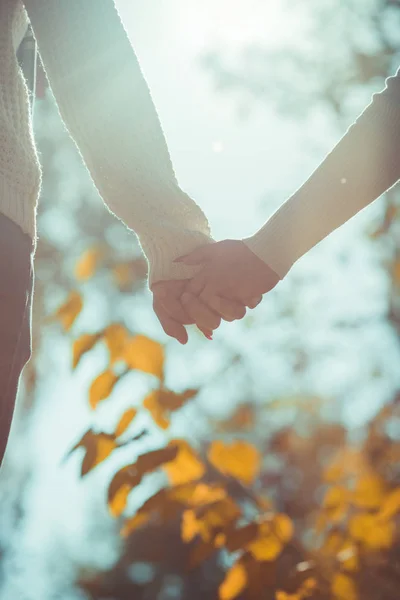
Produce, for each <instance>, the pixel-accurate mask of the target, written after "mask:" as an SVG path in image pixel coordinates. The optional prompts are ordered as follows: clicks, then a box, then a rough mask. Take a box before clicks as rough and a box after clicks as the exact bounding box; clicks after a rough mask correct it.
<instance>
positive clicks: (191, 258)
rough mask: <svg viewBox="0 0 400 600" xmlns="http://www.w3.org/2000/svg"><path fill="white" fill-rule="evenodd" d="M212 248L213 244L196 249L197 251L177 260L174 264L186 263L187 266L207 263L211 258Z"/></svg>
mask: <svg viewBox="0 0 400 600" xmlns="http://www.w3.org/2000/svg"><path fill="white" fill-rule="evenodd" d="M212 246H213V244H209V245H207V246H201V248H196V250H193V252H189V254H185V255H184V256H179V258H175V260H174V261H173V262H181V263H185V265H198V264H200V263H204V262H207V261H209V260H210V258H211V247H212Z"/></svg>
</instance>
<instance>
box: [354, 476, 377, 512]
mask: <svg viewBox="0 0 400 600" xmlns="http://www.w3.org/2000/svg"><path fill="white" fill-rule="evenodd" d="M384 497H385V487H384V485H383V482H382V480H381V479H380V477H378V476H377V475H374V474H368V475H364V476H363V477H360V479H359V480H358V481H357V484H356V488H355V490H354V492H353V495H352V502H353V504H355V505H356V506H359V507H360V508H378V507H379V506H380V505H381V502H382V501H383V499H384Z"/></svg>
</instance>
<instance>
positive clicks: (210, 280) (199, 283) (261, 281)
mask: <svg viewBox="0 0 400 600" xmlns="http://www.w3.org/2000/svg"><path fill="white" fill-rule="evenodd" d="M176 262H183V263H185V264H187V265H199V264H204V265H205V266H204V268H203V269H202V270H201V271H200V272H199V273H198V274H197V275H195V276H194V277H193V278H192V279H191V280H190V281H189V282H188V284H187V286H186V289H185V292H184V293H183V294H182V305H183V307H184V309H185V312H186V313H187V315H188V316H189V318H193V317H192V316H193V314H195V313H196V311H198V310H199V305H200V304H199V303H201V304H202V305H207V306H208V307H209V308H210V309H211V310H213V311H214V312H215V313H216V314H218V315H223V313H224V312H225V311H226V302H228V301H229V302H232V301H236V302H239V303H240V304H242V305H244V306H248V307H249V308H254V307H255V306H257V304H258V303H259V302H260V301H261V298H262V295H263V294H265V293H267V292H269V291H270V290H272V289H273V288H274V287H275V286H276V285H277V283H278V282H279V281H280V278H279V276H278V275H277V274H276V273H275V272H274V271H273V270H272V269H271V268H270V267H269V266H268V265H267V264H266V263H265V262H264V261H263V260H261V259H260V258H259V257H258V256H256V255H255V254H254V253H253V252H252V251H251V250H250V249H249V248H248V247H247V246H246V244H244V243H243V242H242V241H240V240H224V241H222V242H215V243H213V244H209V245H207V246H203V247H202V248H199V249H197V250H194V251H193V252H191V253H190V254H187V255H186V256H183V257H180V258H178V259H176ZM244 312H245V311H244ZM242 316H244V314H243V315H242Z"/></svg>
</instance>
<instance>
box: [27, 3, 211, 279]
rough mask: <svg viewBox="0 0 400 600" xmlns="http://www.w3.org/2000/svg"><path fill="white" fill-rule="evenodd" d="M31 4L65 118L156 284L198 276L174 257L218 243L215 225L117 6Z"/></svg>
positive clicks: (30, 13)
mask: <svg viewBox="0 0 400 600" xmlns="http://www.w3.org/2000/svg"><path fill="white" fill-rule="evenodd" d="M24 4H25V8H26V10H27V13H28V16H29V20H30V22H31V25H32V29H33V32H34V35H35V37H36V39H37V43H38V49H39V54H40V57H41V60H42V62H43V65H44V68H45V70H46V73H47V76H48V79H49V83H50V86H51V89H52V92H53V94H54V96H55V99H56V102H57V105H58V108H59V111H60V115H61V118H62V119H63V121H64V124H65V125H66V127H67V129H68V131H69V133H70V135H71V137H72V138H73V140H74V142H75V143H76V145H77V147H78V149H79V151H80V153H81V155H82V157H83V160H84V162H85V164H86V166H87V168H88V170H89V172H90V174H91V177H92V179H93V181H94V183H95V185H96V187H97V189H98V191H99V193H100V195H101V196H102V198H103V200H104V202H105V203H106V205H107V206H108V208H109V209H110V210H111V211H112V212H113V213H115V215H117V217H119V218H120V219H121V220H122V221H123V222H124V223H125V224H126V225H127V227H129V228H130V229H132V230H134V231H135V233H136V234H137V235H138V238H139V241H140V244H141V246H142V248H143V251H144V253H145V255H146V257H147V259H148V262H149V284H150V286H151V285H152V283H155V282H156V281H160V280H163V279H184V278H186V277H191V276H193V274H194V273H195V272H196V270H197V269H198V267H197V268H196V267H188V266H185V265H180V264H177V263H176V264H175V263H173V262H172V261H173V259H174V258H176V257H177V256H179V255H182V254H186V253H188V252H190V251H191V250H193V249H195V248H197V247H199V246H202V245H204V244H207V243H210V242H212V241H213V240H212V238H211V235H210V228H209V224H208V221H207V219H206V217H205V215H204V214H203V212H202V211H201V209H200V208H199V206H198V205H197V204H196V203H195V202H194V201H193V200H192V199H191V198H190V197H189V196H188V195H187V194H186V193H185V192H184V191H183V190H182V189H181V188H180V187H179V185H178V182H177V180H176V177H175V173H174V170H173V166H172V163H171V159H170V155H169V153H168V148H167V144H166V142H165V138H164V135H163V131H162V128H161V125H160V121H159V118H158V115H157V112H156V109H155V107H154V104H153V101H152V98H151V95H150V92H149V89H148V86H147V83H146V81H145V78H144V76H143V74H142V72H141V69H140V65H139V63H138V60H137V58H136V55H135V53H134V50H133V48H132V45H131V43H130V41H129V38H128V36H127V34H126V31H125V29H124V27H123V24H122V22H121V19H120V16H119V14H118V12H117V9H116V7H115V4H114V1H113V0H24ZM152 43H154V44H156V43H157V40H156V39H154V40H152ZM177 118H179V115H177Z"/></svg>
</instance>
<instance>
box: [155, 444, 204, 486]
mask: <svg viewBox="0 0 400 600" xmlns="http://www.w3.org/2000/svg"><path fill="white" fill-rule="evenodd" d="M168 446H171V447H177V448H178V454H177V456H176V458H175V460H172V461H171V462H169V463H168V464H166V465H164V466H163V468H164V470H165V472H166V474H167V477H168V479H169V481H170V483H171V484H172V485H180V484H183V483H188V482H190V481H194V480H196V479H200V477H202V476H203V475H204V472H205V467H204V464H203V463H202V462H201V461H200V459H199V458H198V456H197V454H196V452H195V451H194V450H193V449H192V448H191V446H189V444H188V443H187V442H186V440H180V439H179V440H171V441H170V442H169V444H168Z"/></svg>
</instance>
